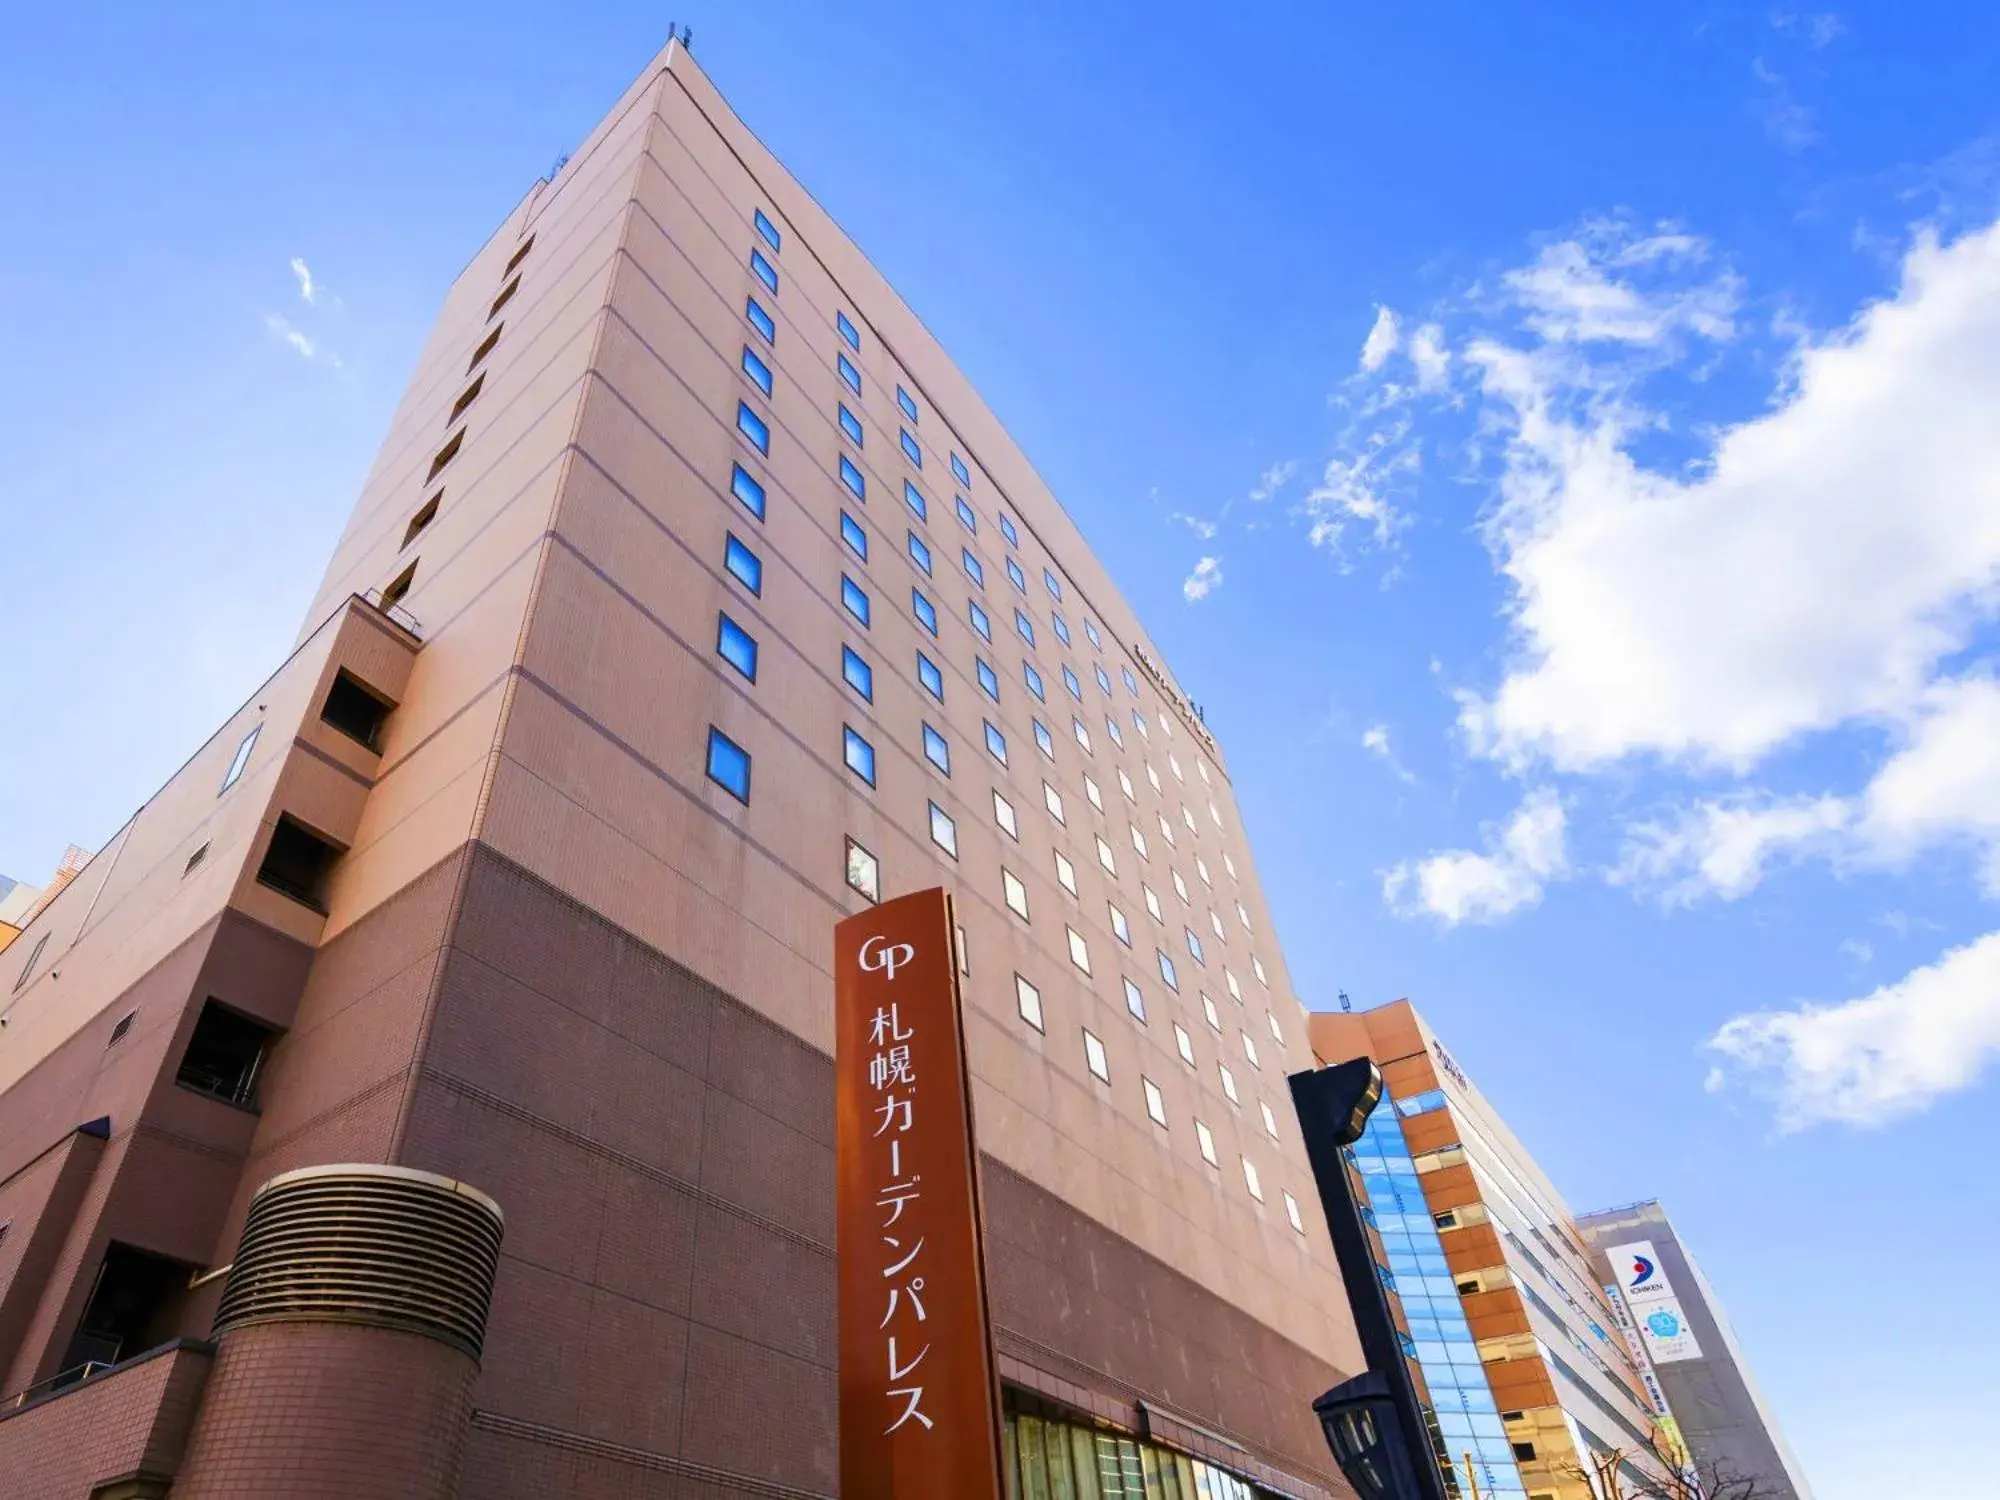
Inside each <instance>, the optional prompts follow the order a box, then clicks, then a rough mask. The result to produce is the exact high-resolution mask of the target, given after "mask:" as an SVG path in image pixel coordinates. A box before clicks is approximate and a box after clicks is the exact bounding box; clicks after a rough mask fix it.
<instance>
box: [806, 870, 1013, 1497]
mask: <svg viewBox="0 0 2000 1500" xmlns="http://www.w3.org/2000/svg"><path fill="white" fill-rule="evenodd" d="M953 930H954V928H953V923H952V912H951V897H950V896H948V895H947V894H946V893H945V892H944V891H942V890H929V891H919V892H917V893H916V894H915V895H912V896H903V897H899V898H898V899H896V900H894V901H890V902H886V903H884V904H883V905H881V906H878V907H875V908H874V909H873V910H871V911H866V912H863V913H862V914H861V915H860V916H857V917H849V918H847V919H846V920H845V921H843V922H841V923H840V924H839V925H838V926H836V927H835V928H834V933H833V947H834V1073H835V1081H834V1103H835V1110H836V1115H837V1133H836V1138H835V1146H836V1152H835V1155H836V1177H837V1203H836V1209H837V1214H838V1232H839V1275H840V1493H841V1495H842V1497H843V1500H943V1497H947V1496H949V1497H951V1500H998V1496H999V1495H1000V1403H999V1399H998V1396H999V1387H998V1384H997V1382H996V1380H995V1377H994V1368H993V1344H992V1334H991V1329H990V1326H989V1324H988V1321H987V1312H986V1263H985V1254H984V1249H983V1245H982V1241H981V1230H980V1210H979V1182H978V1176H977V1170H976V1167H977V1159H976V1158H975V1156H974V1154H973V1151H974V1147H973V1141H972V1110H971V1099H970V1095H969V1089H968V1086H967V1081H966V1073H965V1031H964V1025H963V1022H962V1020H961V1017H960V1013H959V996H958V965H957V962H956V961H955V954H954V951H953V944H952V933H953Z"/></svg>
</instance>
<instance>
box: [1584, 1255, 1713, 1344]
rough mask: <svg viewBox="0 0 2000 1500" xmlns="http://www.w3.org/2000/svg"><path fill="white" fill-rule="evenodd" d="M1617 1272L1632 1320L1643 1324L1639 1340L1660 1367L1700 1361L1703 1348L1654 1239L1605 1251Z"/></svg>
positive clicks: (1640, 1324)
mask: <svg viewBox="0 0 2000 1500" xmlns="http://www.w3.org/2000/svg"><path fill="white" fill-rule="evenodd" d="M1604 1256H1605V1259H1607V1260H1609V1261H1610V1262H1611V1269H1612V1270H1613V1271H1614V1272H1615V1273H1617V1276H1618V1288H1619V1290H1620V1291H1622V1292H1623V1293H1624V1294H1625V1300H1626V1301H1627V1302H1628V1303H1630V1304H1631V1308H1632V1318H1633V1320H1634V1321H1635V1322H1636V1323H1637V1324H1638V1325H1639V1337H1640V1338H1641V1339H1643V1340H1644V1341H1645V1344H1646V1352H1647V1353H1648V1354H1650V1355H1652V1356H1653V1363H1654V1364H1656V1365H1670V1364H1675V1363H1677V1362H1679V1361H1681V1360H1684V1359H1700V1358H1701V1357H1702V1356H1701V1345H1700V1344H1698V1343H1696V1342H1695V1337H1694V1331H1693V1330H1692V1329H1690V1328H1689V1327H1688V1321H1687V1314H1686V1313H1684V1312H1683V1311H1681V1303H1680V1299H1679V1298H1678V1297H1676V1296H1675V1295H1674V1289H1673V1286H1672V1284H1671V1283H1669V1282H1668V1280H1667V1273H1666V1272H1665V1271H1664V1270H1662V1269H1661V1268H1660V1257H1659V1254H1658V1252H1657V1251H1655V1250H1654V1249H1653V1242H1652V1241H1651V1240H1633V1241H1631V1242H1630V1243H1629V1244H1624V1245H1613V1246H1612V1247H1611V1248H1610V1249H1608V1250H1606V1251H1605V1252H1604Z"/></svg>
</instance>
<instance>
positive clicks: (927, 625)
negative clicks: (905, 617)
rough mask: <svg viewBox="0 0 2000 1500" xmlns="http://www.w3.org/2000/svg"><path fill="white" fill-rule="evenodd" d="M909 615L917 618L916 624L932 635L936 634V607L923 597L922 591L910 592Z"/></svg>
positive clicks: (912, 590)
mask: <svg viewBox="0 0 2000 1500" xmlns="http://www.w3.org/2000/svg"><path fill="white" fill-rule="evenodd" d="M910 613H911V614H913V615H915V616H916V617H917V623H918V624H919V625H921V626H923V627H924V629H926V630H928V631H929V632H930V633H931V634H932V635H936V634H937V630H938V626H937V606H936V605H935V604H933V603H931V601H930V600H928V599H926V598H925V597H924V591H923V590H922V589H911V590H910Z"/></svg>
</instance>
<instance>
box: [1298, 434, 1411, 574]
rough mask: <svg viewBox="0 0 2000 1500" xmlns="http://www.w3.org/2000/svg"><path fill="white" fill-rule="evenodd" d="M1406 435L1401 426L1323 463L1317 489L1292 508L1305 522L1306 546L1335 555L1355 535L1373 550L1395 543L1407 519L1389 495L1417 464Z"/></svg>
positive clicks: (1406, 523)
mask: <svg viewBox="0 0 2000 1500" xmlns="http://www.w3.org/2000/svg"><path fill="white" fill-rule="evenodd" d="M1408 430H1409V429H1408V424H1407V422H1404V423H1400V424H1397V425H1395V426H1392V427H1388V428H1384V429H1382V430H1380V431H1378V432H1375V433H1373V434H1371V435H1370V437H1369V438H1368V439H1367V441H1366V442H1365V443H1363V444H1362V445H1361V446H1360V447H1359V449H1358V451H1356V452H1354V453H1353V454H1352V455H1351V456H1349V457H1345V458H1339V457H1336V458H1330V459H1328V460H1327V461H1326V468H1325V469H1323V470H1322V471H1321V473H1320V481H1319V483H1318V484H1316V485H1314V486H1313V487H1312V489H1310V490H1309V491H1307V492H1306V496H1305V499H1304V500H1302V501H1301V502H1300V503H1299V506H1298V511H1297V513H1298V514H1300V515H1302V516H1304V517H1305V518H1306V523H1307V525H1306V540H1307V541H1309V542H1311V543H1312V545H1313V546H1315V547H1324V548H1326V549H1327V550H1328V551H1331V552H1334V553H1336V554H1340V553H1342V551H1343V548H1344V546H1345V544H1346V542H1347V541H1348V538H1349V533H1350V532H1351V531H1354V530H1356V529H1359V530H1360V531H1361V533H1362V534H1363V536H1364V538H1365V539H1366V540H1367V541H1368V542H1370V543H1372V545H1374V546H1376V547H1388V546H1390V545H1392V544H1393V543H1394V542H1395V539H1396V534H1397V533H1398V532H1399V531H1401V530H1402V529H1403V528H1404V527H1405V526H1407V525H1408V524H1409V519H1410V518H1409V517H1408V516H1407V515H1406V514H1405V513H1404V512H1403V511H1402V510H1400V509H1398V508H1397V506H1396V504H1395V502H1394V500H1393V499H1392V498H1391V497H1390V493H1389V492H1390V490H1391V489H1393V488H1394V487H1395V486H1396V485H1397V484H1398V483H1400V482H1403V481H1407V480H1408V479H1409V478H1410V477H1411V476H1412V475H1413V474H1415V472H1416V471H1417V469H1418V467H1419V466H1420V464H1421V461H1422V458H1421V453H1420V450H1419V449H1418V448H1417V446H1416V445H1415V443H1413V442H1411V441H1409V440H1408V436H1407V434H1408Z"/></svg>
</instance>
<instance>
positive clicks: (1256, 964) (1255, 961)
mask: <svg viewBox="0 0 2000 1500" xmlns="http://www.w3.org/2000/svg"><path fill="white" fill-rule="evenodd" d="M1250 972H1251V973H1252V974H1255V975H1256V976H1257V982H1258V983H1259V984H1261V985H1263V986H1264V988H1266V989H1269V988H1270V987H1271V981H1270V980H1268V979H1266V978H1265V977H1264V960H1263V959H1261V958H1259V957H1258V956H1257V955H1256V954H1254V953H1253V954H1251V955H1250Z"/></svg>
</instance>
